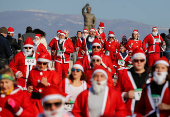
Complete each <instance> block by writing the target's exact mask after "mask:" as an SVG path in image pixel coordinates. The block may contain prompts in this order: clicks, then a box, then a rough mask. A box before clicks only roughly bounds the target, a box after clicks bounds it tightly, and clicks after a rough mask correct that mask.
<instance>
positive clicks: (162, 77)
mask: <svg viewBox="0 0 170 117" xmlns="http://www.w3.org/2000/svg"><path fill="white" fill-rule="evenodd" d="M158 74H160V75H158ZM167 75H168V72H157V71H154V72H153V80H154V81H155V82H156V83H157V84H158V85H161V84H162V82H163V81H164V80H165V79H166V76H167Z"/></svg>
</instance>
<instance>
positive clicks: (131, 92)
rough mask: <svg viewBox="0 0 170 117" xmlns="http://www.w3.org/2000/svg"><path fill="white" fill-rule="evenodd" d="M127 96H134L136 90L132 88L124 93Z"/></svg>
mask: <svg viewBox="0 0 170 117" xmlns="http://www.w3.org/2000/svg"><path fill="white" fill-rule="evenodd" d="M124 97H125V98H134V90H130V91H128V92H126V93H125V95H124Z"/></svg>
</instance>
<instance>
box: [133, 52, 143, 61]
mask: <svg viewBox="0 0 170 117" xmlns="http://www.w3.org/2000/svg"><path fill="white" fill-rule="evenodd" d="M138 57H142V58H144V59H145V60H146V56H145V54H143V53H136V54H134V55H133V56H132V58H131V60H132V61H133V60H134V59H135V58H138Z"/></svg>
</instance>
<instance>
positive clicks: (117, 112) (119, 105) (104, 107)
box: [72, 65, 127, 117]
mask: <svg viewBox="0 0 170 117" xmlns="http://www.w3.org/2000/svg"><path fill="white" fill-rule="evenodd" d="M107 79H108V75H107V72H106V71H105V68H104V67H102V66H98V65H96V66H95V68H94V72H93V74H92V86H91V87H90V88H89V89H87V90H85V91H83V92H82V93H80V94H79V95H78V97H77V99H76V101H75V103H74V107H73V110H72V113H73V115H74V116H75V117H113V116H119V117H125V116H126V114H127V113H126V107H125V104H124V102H123V100H122V98H121V95H120V92H118V91H116V90H114V89H112V88H109V87H108V86H107V85H106V84H107Z"/></svg>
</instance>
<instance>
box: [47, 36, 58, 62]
mask: <svg viewBox="0 0 170 117" xmlns="http://www.w3.org/2000/svg"><path fill="white" fill-rule="evenodd" d="M58 39H59V38H58V37H54V38H53V39H52V40H51V41H50V43H49V44H48V46H49V47H50V48H51V60H55V59H56V55H53V54H52V52H54V51H55V48H54V43H57V40H58Z"/></svg>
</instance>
